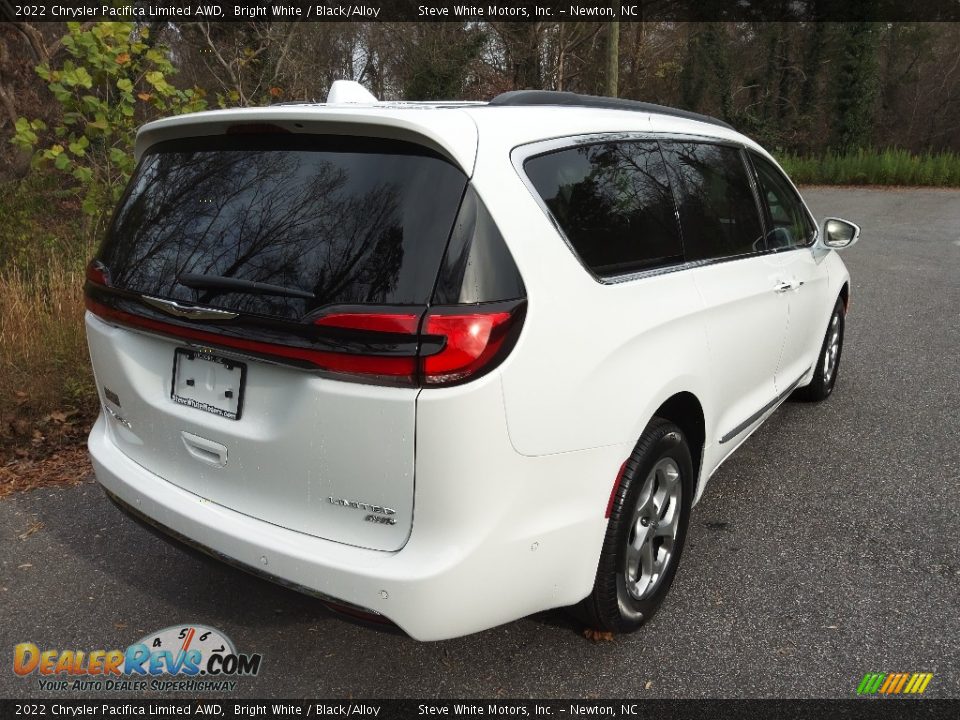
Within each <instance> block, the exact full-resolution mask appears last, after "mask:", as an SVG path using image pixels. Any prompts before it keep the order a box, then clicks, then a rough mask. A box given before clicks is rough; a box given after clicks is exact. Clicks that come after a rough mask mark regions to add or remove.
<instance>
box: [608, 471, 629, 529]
mask: <svg viewBox="0 0 960 720" xmlns="http://www.w3.org/2000/svg"><path fill="white" fill-rule="evenodd" d="M627 460H629V458H627ZM627 460H624V461H623V465H621V466H620V470H619V472H617V479H616V480H614V481H613V489H612V490H611V491H610V499H609V500H608V501H607V512H606V513H605V514H604V517H605V518H609V517H610V513H612V512H613V501H614V500H615V499H616V497H617V490H619V489H620V483H621V482H622V481H623V473H624V472H625V471H626V469H627Z"/></svg>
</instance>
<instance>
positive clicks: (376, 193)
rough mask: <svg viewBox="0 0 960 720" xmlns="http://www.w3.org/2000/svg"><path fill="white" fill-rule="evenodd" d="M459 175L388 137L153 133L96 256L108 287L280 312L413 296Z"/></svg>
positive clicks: (440, 247)
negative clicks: (188, 279) (189, 282)
mask: <svg viewBox="0 0 960 720" xmlns="http://www.w3.org/2000/svg"><path fill="white" fill-rule="evenodd" d="M466 181H467V180H466V177H465V176H464V175H463V173H462V172H461V171H460V170H458V169H457V168H455V167H454V166H452V165H451V164H450V163H448V162H447V161H446V160H444V159H442V158H440V157H439V156H435V155H433V154H431V153H430V151H428V150H425V149H423V148H420V147H419V146H416V145H413V144H408V143H401V142H397V141H380V140H372V139H361V138H347V137H332V136H330V137H317V136H282V135H267V136H235V137H223V138H197V139H191V140H187V141H176V142H174V143H166V144H164V145H162V146H160V147H158V148H157V150H156V151H154V152H152V153H151V154H149V155H147V156H146V157H145V158H144V159H143V161H142V162H141V164H140V166H139V168H138V169H137V172H136V174H135V176H134V177H133V179H132V180H131V184H130V188H129V190H128V193H127V195H126V196H125V198H124V200H123V201H122V202H121V204H120V207H119V208H118V210H117V213H116V216H115V218H114V222H113V225H112V227H111V229H110V232H109V234H108V237H107V240H106V242H105V243H104V246H103V248H102V249H101V252H100V255H99V257H100V259H101V260H102V261H103V262H104V263H105V264H106V265H107V267H108V268H109V269H110V273H111V277H112V281H113V283H114V285H117V286H119V287H122V288H127V289H130V290H135V291H138V292H142V293H145V294H148V295H154V296H159V297H163V298H171V299H174V300H183V301H189V302H197V303H201V304H204V305H212V306H217V307H226V308H229V309H232V310H239V311H241V312H250V313H260V314H267V315H273V316H278V317H284V318H289V319H295V318H299V317H300V316H301V315H303V314H305V313H307V312H310V311H311V310H313V309H315V308H317V307H320V306H323V305H328V304H333V303H426V302H427V301H428V300H429V298H430V293H431V292H432V290H433V286H434V282H435V280H436V276H437V269H438V267H439V264H440V261H441V258H442V256H443V251H444V247H445V245H446V242H447V238H448V236H449V234H450V228H451V226H452V224H453V219H454V217H455V215H456V212H457V208H458V206H459V203H460V198H461V197H462V195H463V191H464V187H465V185H466ZM187 273H190V274H194V275H197V274H199V275H216V276H225V277H228V278H235V279H239V280H251V281H256V282H261V283H269V284H271V285H279V286H282V287H283V288H291V289H294V290H297V291H302V292H305V293H309V294H312V295H313V296H314V298H313V299H303V298H298V297H284V296H280V295H272V294H257V293H252V292H238V291H236V290H225V289H220V288H214V289H211V288H209V287H207V288H203V289H191V288H189V287H186V286H184V285H183V284H181V283H180V282H178V278H181V277H183V276H184V275H185V274H187Z"/></svg>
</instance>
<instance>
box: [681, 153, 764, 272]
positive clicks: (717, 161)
mask: <svg viewBox="0 0 960 720" xmlns="http://www.w3.org/2000/svg"><path fill="white" fill-rule="evenodd" d="M668 157H669V158H670V164H671V167H673V168H674V169H675V171H676V173H677V174H678V175H679V182H678V183H677V184H678V192H679V196H680V224H681V226H682V228H683V247H684V251H685V253H686V256H687V259H688V260H703V259H708V258H722V257H733V256H736V255H745V254H747V253H752V252H758V251H761V250H763V249H764V242H763V228H762V225H761V223H760V214H759V212H758V211H757V203H756V200H755V199H754V196H753V191H752V189H751V187H750V180H749V176H748V175H747V169H746V166H745V165H744V164H743V160H742V158H741V156H740V151H739V150H738V149H737V148H733V147H728V146H724V145H711V144H709V143H697V142H689V143H684V142H673V143H670V144H669V152H668Z"/></svg>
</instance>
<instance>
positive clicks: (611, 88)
mask: <svg viewBox="0 0 960 720" xmlns="http://www.w3.org/2000/svg"><path fill="white" fill-rule="evenodd" d="M619 81H620V22H619V21H618V20H614V21H612V22H609V23H607V86H606V94H607V96H609V97H617V94H618V90H619V87H618V86H619Z"/></svg>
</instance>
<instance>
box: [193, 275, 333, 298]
mask: <svg viewBox="0 0 960 720" xmlns="http://www.w3.org/2000/svg"><path fill="white" fill-rule="evenodd" d="M177 282H179V283H180V284H181V285H185V286H186V287H188V288H193V289H194V290H227V291H230V290H232V291H235V292H248V293H259V294H260V295H283V296H285V297H295V298H303V299H305V300H313V299H315V298H316V295H314V294H313V293H310V292H306V291H305V290H297V289H296V288H287V287H283V286H282V285H273V284H272V283H263V282H254V281H253V280H241V279H239V278H232V277H225V276H224V275H201V274H200V273H182V274H181V275H180V276H179V277H178V278H177Z"/></svg>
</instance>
